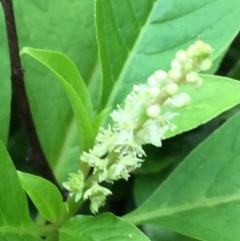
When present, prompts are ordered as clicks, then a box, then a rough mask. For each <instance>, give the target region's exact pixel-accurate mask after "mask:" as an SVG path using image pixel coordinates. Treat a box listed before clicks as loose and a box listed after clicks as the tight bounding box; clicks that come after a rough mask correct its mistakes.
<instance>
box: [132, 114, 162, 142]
mask: <svg viewBox="0 0 240 241" xmlns="http://www.w3.org/2000/svg"><path fill="white" fill-rule="evenodd" d="M163 134H164V130H163V129H162V128H161V127H160V126H159V125H158V123H157V121H156V120H154V119H149V120H147V121H146V122H145V123H144V124H143V126H142V128H141V130H140V131H139V132H138V133H137V134H136V139H137V140H138V141H139V142H140V143H142V144H152V145H154V146H157V147H160V146H162V141H161V140H162V136H163Z"/></svg>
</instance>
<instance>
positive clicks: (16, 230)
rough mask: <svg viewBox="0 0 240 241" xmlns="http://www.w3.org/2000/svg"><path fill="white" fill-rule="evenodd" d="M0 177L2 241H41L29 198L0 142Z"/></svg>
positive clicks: (0, 238) (0, 231) (0, 226)
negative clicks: (29, 204) (32, 217)
mask: <svg viewBox="0 0 240 241" xmlns="http://www.w3.org/2000/svg"><path fill="white" fill-rule="evenodd" d="M0 176H1V185H0V213H1V215H0V240H3V241H5V240H6V241H7V240H14V241H23V240H24V241H29V240H33V241H40V240H41V239H40V237H38V235H37V229H36V227H35V226H34V224H33V222H32V220H31V218H30V215H29V211H28V203H27V198H26V196H25V193H24V191H23V189H22V188H21V185H20V183H19V180H18V176H17V172H16V170H15V167H14V165H13V163H12V161H11V158H10V156H9V155H8V153H7V150H6V149H5V147H4V145H3V143H2V142H0Z"/></svg>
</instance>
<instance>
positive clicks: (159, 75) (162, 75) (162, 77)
mask: <svg viewBox="0 0 240 241" xmlns="http://www.w3.org/2000/svg"><path fill="white" fill-rule="evenodd" d="M154 77H155V79H156V80H157V81H158V82H159V83H160V84H161V83H165V82H166V81H168V75H167V73H166V72H165V71H163V70H157V71H156V72H155V73H154Z"/></svg>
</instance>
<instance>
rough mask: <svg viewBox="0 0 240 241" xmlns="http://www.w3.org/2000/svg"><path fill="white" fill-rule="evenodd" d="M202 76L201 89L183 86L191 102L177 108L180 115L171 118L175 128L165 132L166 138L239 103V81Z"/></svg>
mask: <svg viewBox="0 0 240 241" xmlns="http://www.w3.org/2000/svg"><path fill="white" fill-rule="evenodd" d="M202 77H203V78H204V85H203V86H202V87H201V89H197V90H195V89H193V88H192V87H190V88H187V89H186V88H184V91H186V92H187V93H188V94H189V95H190V96H191V98H192V101H191V104H190V105H189V106H188V107H186V108H182V109H181V110H177V112H178V113H179V114H180V115H179V116H178V117H176V118H175V119H173V120H172V123H173V124H175V125H176V126H177V129H176V130H174V131H169V132H167V133H166V137H167V138H168V137H171V136H175V135H177V134H180V133H182V132H184V131H188V130H191V129H193V128H196V127H197V126H199V125H202V124H204V123H206V122H208V121H209V120H211V119H213V118H214V117H216V116H218V115H219V114H220V113H222V112H224V111H226V110H228V109H231V108H232V107H233V106H235V105H237V104H239V103H240V95H239V93H240V82H239V81H236V80H233V79H229V78H224V77H219V76H211V75H202ZM186 120H187V121H186Z"/></svg>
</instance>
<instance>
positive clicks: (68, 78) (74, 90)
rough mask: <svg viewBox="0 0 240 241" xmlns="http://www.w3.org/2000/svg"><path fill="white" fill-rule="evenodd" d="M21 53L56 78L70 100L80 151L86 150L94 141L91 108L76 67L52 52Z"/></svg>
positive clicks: (32, 50)
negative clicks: (38, 63) (39, 64)
mask: <svg viewBox="0 0 240 241" xmlns="http://www.w3.org/2000/svg"><path fill="white" fill-rule="evenodd" d="M21 53H26V54H28V55H30V56H31V57H33V58H35V59H36V60H38V61H39V62H41V63H42V64H44V65H45V66H46V67H48V68H49V69H50V70H51V71H52V72H53V73H54V74H55V75H56V76H57V77H58V79H59V81H60V82H61V83H62V85H63V87H64V89H65V91H66V94H67V96H68V98H69V100H70V103H71V105H72V108H73V112H74V115H75V118H76V120H77V127H78V134H79V143H80V148H81V151H84V150H88V149H89V148H90V147H91V146H92V144H93V141H94V140H93V139H94V133H93V129H92V124H91V121H90V116H91V114H92V106H91V101H90V98H89V95H88V92H87V89H86V87H85V84H84V82H83V80H82V78H81V77H80V75H79V73H78V71H77V69H76V66H75V65H74V64H73V63H72V62H71V61H70V60H69V59H68V58H67V57H65V56H64V55H62V54H60V53H56V52H53V51H47V50H40V49H33V48H23V49H22V51H21ZM89 112H90V113H89Z"/></svg>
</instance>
